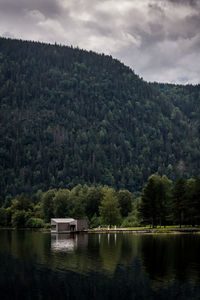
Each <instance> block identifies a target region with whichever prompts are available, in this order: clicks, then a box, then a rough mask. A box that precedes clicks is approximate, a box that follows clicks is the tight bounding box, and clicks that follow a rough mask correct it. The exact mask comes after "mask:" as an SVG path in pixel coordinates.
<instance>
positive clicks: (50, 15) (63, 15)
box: [0, 0, 200, 84]
mask: <svg viewBox="0 0 200 300" xmlns="http://www.w3.org/2000/svg"><path fill="white" fill-rule="evenodd" d="M0 36H4V37H11V38H21V39H27V40H35V41H43V42H49V43H55V42H57V43H61V44H64V45H73V46H79V47H80V48H83V49H88V50H94V51H96V52H98V53H106V54H110V55H112V56H113V57H115V58H118V59H120V60H121V61H122V62H123V63H125V64H126V65H129V66H130V67H131V68H132V69H133V70H134V71H135V73H137V74H139V75H140V76H141V77H143V78H144V79H145V80H147V81H160V82H173V83H194V84H196V83H200V78H199V71H200V0H0Z"/></svg>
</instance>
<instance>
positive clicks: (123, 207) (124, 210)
mask: <svg viewBox="0 0 200 300" xmlns="http://www.w3.org/2000/svg"><path fill="white" fill-rule="evenodd" d="M117 198H118V201H119V207H120V211H121V215H122V217H127V216H128V213H129V212H131V210H132V200H133V196H132V194H131V193H130V192H129V191H127V190H120V191H119V192H118V193H117Z"/></svg>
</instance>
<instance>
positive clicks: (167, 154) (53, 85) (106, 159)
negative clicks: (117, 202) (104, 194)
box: [0, 38, 200, 197]
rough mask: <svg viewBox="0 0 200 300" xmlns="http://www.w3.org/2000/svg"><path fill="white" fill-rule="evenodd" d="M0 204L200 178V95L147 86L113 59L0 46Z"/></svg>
mask: <svg viewBox="0 0 200 300" xmlns="http://www.w3.org/2000/svg"><path fill="white" fill-rule="evenodd" d="M0 105H1V109H0V122H1V123H0V161H1V164H0V184H1V187H0V189H1V195H2V196H3V197H4V196H6V195H8V194H11V195H16V194H20V193H22V192H25V193H34V192H36V191H37V190H38V189H42V190H47V189H49V188H54V187H56V188H59V187H60V188H63V187H68V188H71V187H73V186H74V185H76V184H78V183H81V184H83V183H87V184H98V183H100V184H103V185H104V184H105V185H109V186H113V187H115V188H117V189H118V188H127V189H129V190H130V191H137V190H140V189H141V186H142V185H143V183H144V182H146V180H147V178H148V176H149V175H150V174H152V173H158V174H160V175H161V174H166V175H167V176H168V177H169V178H170V179H175V178H177V177H179V176H181V175H182V176H185V177H191V176H196V177H198V176H199V175H200V173H199V172H200V171H199V169H200V138H199V137H200V132H199V129H200V124H199V120H200V86H195V87H193V86H188V87H182V86H171V85H158V84H148V83H146V82H145V81H143V80H142V79H140V78H139V77H138V76H137V75H135V74H134V72H133V71H132V70H131V69H130V68H128V67H126V66H124V65H123V64H122V63H120V62H119V61H118V60H115V59H113V58H112V57H111V56H105V55H103V54H102V55H99V54H96V53H93V52H87V51H83V50H80V49H74V48H72V47H66V46H59V45H48V44H41V43H36V42H26V41H19V40H10V39H4V38H1V39H0Z"/></svg>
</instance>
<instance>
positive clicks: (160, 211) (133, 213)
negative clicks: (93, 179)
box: [0, 175, 200, 228]
mask: <svg viewBox="0 0 200 300" xmlns="http://www.w3.org/2000/svg"><path fill="white" fill-rule="evenodd" d="M53 217H55V218H67V217H70V218H75V219H82V218H86V219H87V220H88V222H89V226H90V227H91V228H92V227H97V226H99V225H102V226H103V225H118V226H121V227H135V226H137V227H138V226H143V225H151V226H152V227H155V226H165V225H180V226H182V225H192V226H194V225H200V179H195V178H191V179H188V180H186V179H184V178H180V179H178V180H177V181H176V182H175V183H172V181H171V180H169V179H168V178H167V176H165V175H164V176H162V177H160V176H158V175H151V176H150V177H149V178H148V181H147V183H146V184H145V185H144V187H143V190H142V193H141V197H138V198H135V197H134V195H133V194H132V193H131V192H130V191H128V190H119V191H116V190H115V189H114V188H110V187H107V186H96V187H95V186H92V187H89V186H87V185H80V184H79V185H77V186H75V187H74V188H73V189H71V190H69V189H58V190H57V189H50V190H48V191H46V192H42V191H41V190H39V191H38V192H37V193H35V194H34V195H32V196H31V197H29V196H26V195H24V194H22V195H20V196H19V197H17V198H14V199H11V198H10V197H7V198H6V201H5V202H4V205H3V206H2V207H1V208H0V226H7V227H9V226H12V227H16V228H24V227H29V228H40V227H49V226H50V225H49V222H50V219H51V218H53Z"/></svg>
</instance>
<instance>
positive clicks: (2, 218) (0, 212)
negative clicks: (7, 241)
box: [0, 207, 7, 226]
mask: <svg viewBox="0 0 200 300" xmlns="http://www.w3.org/2000/svg"><path fill="white" fill-rule="evenodd" d="M0 226H7V210H6V209H5V208H2V207H1V208H0Z"/></svg>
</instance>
